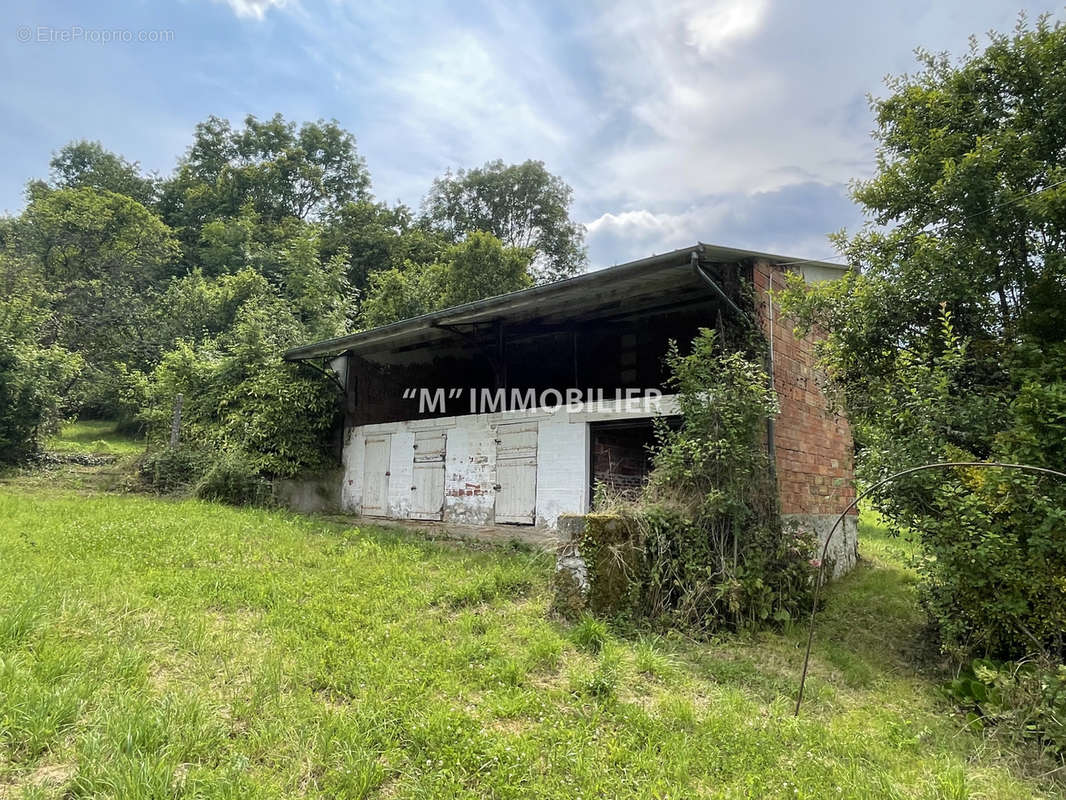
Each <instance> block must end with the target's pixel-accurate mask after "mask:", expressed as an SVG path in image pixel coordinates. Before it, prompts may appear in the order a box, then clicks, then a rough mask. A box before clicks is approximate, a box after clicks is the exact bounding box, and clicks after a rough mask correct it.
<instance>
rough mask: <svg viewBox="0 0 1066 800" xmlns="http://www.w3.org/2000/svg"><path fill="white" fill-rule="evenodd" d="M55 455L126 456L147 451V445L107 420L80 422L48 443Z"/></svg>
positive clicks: (67, 424)
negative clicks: (119, 429) (145, 448)
mask: <svg viewBox="0 0 1066 800" xmlns="http://www.w3.org/2000/svg"><path fill="white" fill-rule="evenodd" d="M45 449H46V450H50V451H52V452H54V453H87V454H90V455H126V454H128V453H137V452H141V451H143V450H144V442H143V441H140V440H138V439H136V438H134V437H132V436H128V435H126V434H124V433H120V432H119V431H117V430H116V429H115V423H114V422H109V421H107V420H77V421H75V422H68V423H66V424H65V425H63V426H62V428H61V429H60V431H59V433H58V434H57V435H56V436H53V437H52V438H51V439H49V440H48V441H47V442H46V443H45Z"/></svg>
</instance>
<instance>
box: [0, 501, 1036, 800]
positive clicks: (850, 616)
mask: <svg viewBox="0 0 1066 800" xmlns="http://www.w3.org/2000/svg"><path fill="white" fill-rule="evenodd" d="M866 534H867V535H866V540H865V542H864V545H863V551H864V554H865V555H866V556H867V558H868V559H869V560H868V561H867V562H866V564H865V565H863V566H861V567H860V568H859V569H858V570H857V571H856V572H855V573H853V574H852V575H851V576H850V577H848V578H847V579H845V580H844V581H842V582H841V583H839V584H837V585H835V586H834V587H833V589H832V591H831V593H830V597H829V606H828V608H827V610H826V612H825V614H824V616H823V619H822V622H821V627H820V631H819V637H818V640H817V646H816V658H815V662H814V666H813V675H812V679H811V682H810V684H809V695H808V696H809V698H810V699H809V703H808V704H807V705H806V708H805V710H804V713H803V715H802V716H801V717H800V718H799V719H794V718H793V717H792V715H791V713H792V702H793V697H794V689H795V685H796V678H797V672H798V668H799V665H800V659H801V656H802V648H801V643H802V639H803V633H802V631H801V630H798V629H797V630H793V631H787V632H785V633H782V634H760V635H757V636H731V637H724V638H722V639H720V640H717V641H714V642H709V643H706V642H705V643H697V642H693V641H690V640H687V639H685V638H683V637H667V638H657V637H650V636H647V637H628V638H627V637H621V636H619V635H618V634H616V633H612V632H611V631H610V630H609V629H607V628H606V627H604V626H603V625H602V624H600V623H588V622H587V623H584V624H580V625H576V626H568V625H565V624H562V623H560V622H558V621H555V620H553V619H551V618H550V616H549V615H548V613H547V607H548V602H549V590H548V586H549V579H550V574H551V569H552V567H551V564H550V563H548V562H547V561H546V560H545V559H544V558H543V557H541V556H537V555H534V554H531V553H527V552H522V551H518V550H515V551H505V550H500V549H491V550H490V549H482V550H476V549H471V548H470V547H469V546H460V545H456V544H453V543H450V542H432V541H427V540H424V539H421V538H419V537H417V536H415V535H411V534H403V533H395V532H387V531H384V530H375V529H370V528H364V529H357V528H353V527H350V526H347V525H345V524H343V523H340V522H331V521H328V520H324V519H316V518H301V517H296V516H291V515H287V514H282V513H275V512H266V511H249V510H236V509H230V508H225V507H222V506H217V505H211V504H206V503H200V502H193V501H184V502H176V501H168V500H156V499H150V498H144V497H124V496H119V495H90V496H87V497H86V496H78V495H75V494H68V493H63V492H58V491H52V492H50V491H48V490H46V489H42V488H40V487H34V488H28V487H25V486H20V485H17V484H15V485H12V484H8V485H7V486H3V487H0V565H2V567H0V569H2V570H3V573H2V574H3V579H2V582H0V658H2V661H0V797H3V798H8V797H32V798H38V797H64V798H81V797H115V798H147V797H156V798H164V797H195V798H209V797H210V798H216V797H217V798H268V797H294V796H295V797H387V798H400V797H406V798H451V797H492V798H526V797H555V798H568V799H573V798H614V797H641V798H691V797H721V798H737V797H753V798H755V797H776V798H872V797H884V798H952V799H956V798H1007V797H1018V798H1021V797H1039V796H1054V794H1055V786H1053V785H1052V784H1051V783H1049V780H1050V779H1049V778H1046V777H1045V778H1039V777H1035V776H1036V774H1037V773H1038V772H1039V771H1040V769H1041V768H1040V767H1039V766H1038V765H1030V766H1029V767H1027V768H1023V766H1022V765H1021V764H1020V763H1018V762H1015V761H1014V760H1012V759H1011V758H1010V757H1009V756H1007V755H1005V754H1002V753H999V752H998V751H997V749H996V748H995V747H994V746H993V745H991V744H989V742H988V741H987V740H985V739H982V738H980V737H978V736H976V735H973V734H970V733H967V732H963V731H961V729H960V727H959V725H958V724H957V722H956V721H955V720H954V719H953V718H951V717H950V716H949V714H948V713H947V710H946V708H945V707H944V706H942V705H941V704H940V701H939V700H938V699H937V695H936V692H935V688H934V686H935V684H934V682H933V681H932V680H931V679H928V678H924V677H922V676H920V675H918V674H915V673H914V672H913V671H912V669H911V668H910V667H909V666H908V663H909V660H908V656H907V653H908V650H909V648H911V647H913V646H914V645H915V638H916V636H917V635H918V631H919V627H920V618H919V615H918V612H917V610H916V609H915V606H914V598H913V589H914V581H913V577H912V576H911V575H910V574H909V573H908V571H907V570H906V568H904V567H902V566H901V565H900V557H901V553H900V552H898V550H899V548H900V545H897V544H896V543H893V542H891V541H888V540H885V539H883V538H882V537H879V536H878V535H877V533H876V531H872V530H870V529H867V530H866ZM1046 769H1050V767H1047V768H1046ZM1024 770H1027V772H1026V771H1024Z"/></svg>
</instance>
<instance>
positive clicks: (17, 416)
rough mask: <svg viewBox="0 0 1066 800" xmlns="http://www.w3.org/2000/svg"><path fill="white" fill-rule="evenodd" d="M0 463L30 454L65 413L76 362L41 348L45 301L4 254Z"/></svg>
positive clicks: (0, 273)
mask: <svg viewBox="0 0 1066 800" xmlns="http://www.w3.org/2000/svg"><path fill="white" fill-rule="evenodd" d="M0 278H2V280H3V284H4V293H3V295H0V464H15V463H18V462H20V461H22V460H24V459H25V458H27V457H28V456H30V455H32V454H33V453H34V452H35V451H36V450H37V449H38V447H39V446H40V440H41V438H42V435H43V434H45V433H48V432H50V431H51V430H52V429H53V428H54V427H55V425H56V423H57V422H58V421H59V419H60V417H61V416H62V414H63V413H64V412H65V411H69V410H70V406H71V402H70V401H71V396H70V393H69V389H70V386H71V384H72V383H73V382H74V380H75V379H76V377H77V375H78V372H79V371H80V369H81V366H82V364H81V359H80V358H79V357H78V356H77V355H76V354H73V353H70V352H69V351H67V350H65V349H63V348H61V347H57V346H54V345H53V346H50V347H49V346H44V345H42V344H41V333H42V328H43V326H44V324H45V322H46V321H47V319H48V317H49V310H48V297H47V296H46V295H45V294H44V292H42V290H41V289H40V287H39V286H38V285H36V282H35V281H33V280H32V279H31V278H30V277H29V276H28V275H27V273H26V272H25V271H24V270H22V269H21V268H20V267H19V265H17V264H14V263H13V262H12V258H11V256H10V254H9V253H3V254H0Z"/></svg>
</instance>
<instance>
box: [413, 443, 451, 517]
mask: <svg viewBox="0 0 1066 800" xmlns="http://www.w3.org/2000/svg"><path fill="white" fill-rule="evenodd" d="M447 447H448V434H446V433H444V432H443V431H419V432H418V433H416V434H415V463H414V478H413V480H412V481H411V483H412V485H411V518H412V519H444V456H445V454H446V452H447Z"/></svg>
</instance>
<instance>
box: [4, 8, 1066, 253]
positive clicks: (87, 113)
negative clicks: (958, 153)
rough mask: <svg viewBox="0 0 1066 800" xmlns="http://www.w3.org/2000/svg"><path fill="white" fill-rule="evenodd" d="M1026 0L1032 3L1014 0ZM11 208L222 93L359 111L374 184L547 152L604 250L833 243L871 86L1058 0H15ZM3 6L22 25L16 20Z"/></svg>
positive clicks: (865, 153)
mask: <svg viewBox="0 0 1066 800" xmlns="http://www.w3.org/2000/svg"><path fill="white" fill-rule="evenodd" d="M1018 3H1020V5H1019V4H1018ZM5 6H6V8H5V13H4V15H3V16H4V23H3V25H2V26H0V65H2V67H3V74H4V75H6V76H7V77H6V79H5V80H4V82H3V86H4V89H3V92H0V148H2V152H3V153H4V154H5V157H4V158H3V159H2V160H0V210H6V211H7V212H9V213H17V212H18V211H19V210H20V209H21V208H22V207H23V205H24V195H23V192H24V188H25V185H26V182H27V181H28V180H30V179H33V178H42V177H46V176H47V172H48V161H49V159H50V158H51V156H52V154H53V153H54V152H55V151H56V150H58V149H59V148H60V147H62V146H63V145H64V144H66V143H67V142H69V141H71V140H77V139H89V140H95V141H100V142H101V143H102V144H103V145H104V146H105V147H107V148H108V149H110V150H113V151H115V152H118V153H120V154H122V155H123V156H125V157H126V158H128V159H130V160H134V161H138V162H139V163H140V164H141V166H142V168H143V169H145V170H146V171H157V172H159V173H161V174H168V173H170V172H171V171H172V170H173V169H174V167H175V164H176V163H177V161H178V159H179V158H180V157H181V156H182V155H183V154H184V152H185V150H186V149H187V148H188V146H189V144H190V143H191V139H192V131H193V127H194V126H195V125H196V123H197V122H199V121H202V120H204V119H206V118H207V117H208V116H209V115H212V114H214V115H217V116H222V117H227V118H229V119H231V120H234V121H240V120H242V119H243V118H244V117H245V116H246V115H247V114H254V115H255V116H257V117H260V118H268V117H271V116H273V115H274V114H275V113H277V112H280V113H281V114H283V115H284V116H285V118H286V119H289V120H294V121H297V122H302V121H306V120H316V119H336V120H337V121H338V122H339V123H340V124H341V125H342V126H343V127H344V128H346V129H347V130H349V131H351V132H352V133H353V134H354V135H355V137H356V141H357V145H358V148H359V151H360V152H361V154H362V155H363V156H364V157H365V159H366V161H367V164H368V166H369V169H370V173H371V176H372V178H373V188H374V194H375V196H376V197H377V198H378V199H379V200H383V201H386V202H389V203H393V202H403V203H406V204H408V205H410V206H412V207H414V208H417V207H418V206H419V205H420V203H421V201H422V198H423V197H424V195H425V193H426V191H427V190H428V188H429V186H430V184H431V182H432V180H433V178H434V177H436V176H438V175H440V174H442V173H444V172H445V171H446V170H448V169H457V168H462V167H472V166H477V165H480V164H483V163H484V162H486V161H489V160H491V159H496V158H502V159H503V160H504V161H507V162H520V161H524V160H526V159H528V158H532V159H538V160H541V161H543V162H544V163H545V164H546V166H547V168H548V169H549V170H550V171H552V172H553V173H555V174H557V175H560V176H561V177H562V178H563V179H565V180H566V181H567V182H568V183H569V184H570V185H571V186H572V187H573V190H574V206H573V209H572V216H573V218H574V219H575V220H577V221H579V222H581V223H583V224H584V225H585V226H586V228H587V241H588V246H589V259H590V265H591V267H592V268H598V267H603V266H609V265H611V264H615V263H621V262H624V261H629V260H633V259H636V258H641V257H644V256H647V255H650V254H652V253H657V252H663V251H666V250H672V249H676V248H680V247H685V246H687V245H690V244H692V243H694V242H695V241H697V240H699V241H704V242H709V243H714V244H720V245H726V246H732V247H741V248H748V249H754V250H765V251H769V252H775V253H781V254H784V255H789V256H796V257H800V258H814V259H819V258H832V257H834V251H833V248H832V246H831V245H830V243H829V242H828V240H827V239H826V235H827V234H828V233H831V232H833V231H837V230H840V229H841V228H846V229H848V230H855V229H856V228H857V227H858V226H859V225H861V223H862V215H861V212H860V210H859V209H858V208H857V207H856V206H855V205H854V204H853V203H852V201H851V200H850V198H849V196H848V184H849V182H850V181H853V180H861V179H863V178H867V177H869V176H870V175H871V174H872V171H873V169H874V165H875V161H874V155H875V150H874V142H873V140H872V139H871V136H870V133H871V131H872V130H873V127H874V121H873V117H872V114H871V112H870V110H869V105H868V101H867V96H868V95H869V94H873V95H875V96H878V95H883V94H884V84H883V80H884V77H885V76H886V75H890V74H900V73H903V72H907V71H911V70H914V69H915V67H916V63H915V60H914V49H915V48H916V47H919V46H920V47H922V48H925V49H926V50H931V51H936V52H940V51H946V52H949V53H952V54H961V53H963V52H964V51H965V50H966V48H967V46H968V39H969V37H970V35H971V34H975V35H977V36H978V38H979V40H981V39H983V37H984V34H985V32H987V31H989V30H999V31H1009V30H1010V29H1012V28H1013V27H1014V24H1015V22H1016V21H1017V17H1018V13H1019V12H1020V11H1023V10H1024V11H1025V12H1026V13H1027V14H1028V15H1029V17H1030V18H1031V19H1032V18H1035V17H1036V16H1037V15H1039V14H1041V13H1044V12H1049V13H1052V14H1053V15H1055V16H1056V17H1058V18H1062V17H1063V14H1064V8H1063V6H1062V5H1061V4H1060V3H1051V2H1049V3H1039V2H1023V0H1014V2H1013V3H1012V2H1009V1H1008V2H1002V1H1001V2H993V1H991V0H942V2H916V1H912V0H896V2H888V3H885V2H879V3H867V2H856V0H839V2H838V1H837V0H809V1H808V2H802V3H801V2H796V0H776V1H775V0H701V1H700V2H688V0H681V1H679V2H649V0H636V1H635V2H630V0H618V1H617V2H602V3H600V2H585V3H582V2H575V1H574V0H571V2H554V0H543V1H541V2H537V1H535V0H533V1H531V2H522V0H506V1H505V0H486V2H474V1H472V0H468V1H466V2H452V3H443V2H435V1H434V0H428V2H421V3H414V4H409V3H404V2H395V1H394V2H377V0H358V1H356V0H324V1H323V2H319V1H318V0H174V1H173V2H168V1H167V0H132V2H131V1H129V0H128V1H127V2H116V1H115V0H94V2H92V3H70V2H67V3H61V2H52V1H51V0H37V1H36V2H15V3H13V2H11V1H10V0H8V1H7V2H5ZM4 28H6V30H4Z"/></svg>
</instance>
